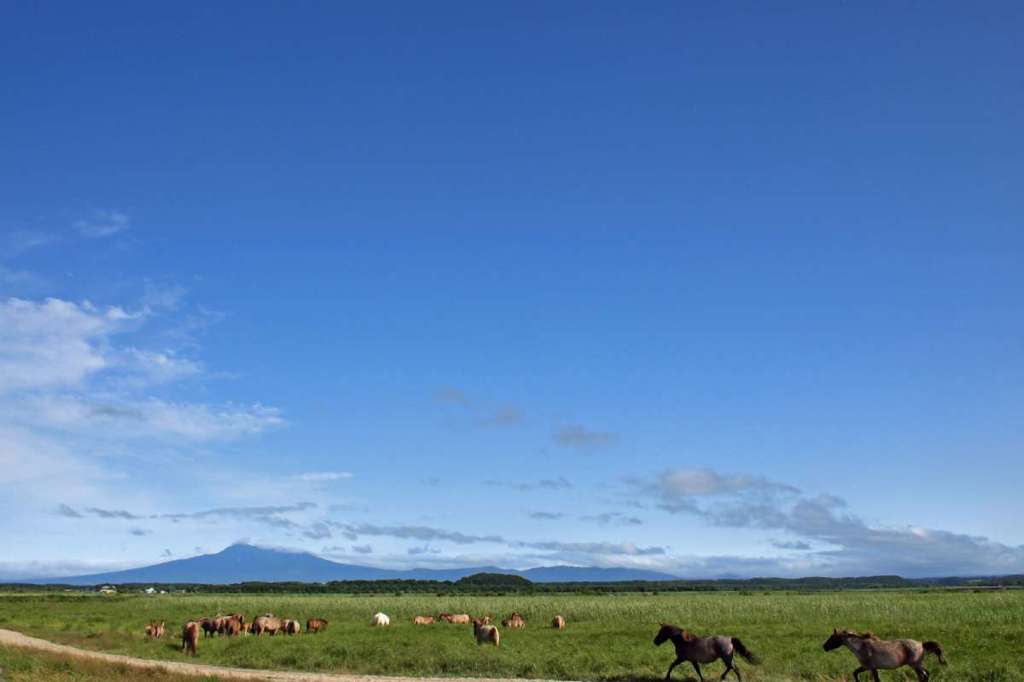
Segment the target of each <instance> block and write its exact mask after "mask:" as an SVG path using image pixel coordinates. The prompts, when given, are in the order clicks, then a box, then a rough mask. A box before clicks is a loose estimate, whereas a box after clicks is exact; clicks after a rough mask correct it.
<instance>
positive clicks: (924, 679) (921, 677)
mask: <svg viewBox="0 0 1024 682" xmlns="http://www.w3.org/2000/svg"><path fill="white" fill-rule="evenodd" d="M911 667H912V668H913V669H914V672H915V673H917V681H918V682H928V678H929V677H930V675H928V671H927V670H925V669H924V668H923V667H922V666H921V665H920V664H918V665H914V666H911Z"/></svg>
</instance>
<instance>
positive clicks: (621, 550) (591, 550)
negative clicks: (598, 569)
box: [514, 540, 665, 556]
mask: <svg viewBox="0 0 1024 682" xmlns="http://www.w3.org/2000/svg"><path fill="white" fill-rule="evenodd" d="M514 546H516V547H525V548H528V549H535V550H541V551H544V552H558V553H562V554H571V555H577V556H578V555H591V554H598V555H609V554H611V555H618V556H660V555H663V554H665V548H664V547H639V546H637V545H634V544H633V543H630V542H558V541H553V540H545V541H539V542H517V543H515V545H514Z"/></svg>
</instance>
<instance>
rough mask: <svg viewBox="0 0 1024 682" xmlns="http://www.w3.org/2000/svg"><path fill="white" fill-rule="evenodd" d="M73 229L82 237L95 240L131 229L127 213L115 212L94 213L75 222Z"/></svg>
mask: <svg viewBox="0 0 1024 682" xmlns="http://www.w3.org/2000/svg"><path fill="white" fill-rule="evenodd" d="M74 227H75V229H76V230H78V233H79V234H81V235H82V236H83V237H89V238H90V239H97V238H100V237H109V236H112V235H115V234H117V233H118V232H123V231H125V230H127V229H128V228H129V227H131V219H130V218H129V217H128V214H127V213H124V212H123V211H117V210H102V211H95V212H94V213H93V215H92V216H91V217H89V218H86V219H83V220H76V221H75V223H74Z"/></svg>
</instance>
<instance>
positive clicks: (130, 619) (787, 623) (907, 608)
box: [0, 591, 1024, 682]
mask: <svg viewBox="0 0 1024 682" xmlns="http://www.w3.org/2000/svg"><path fill="white" fill-rule="evenodd" d="M377 610H381V611H384V612H385V613H387V614H388V615H390V616H391V622H392V625H391V627H390V628H371V627H370V626H369V622H370V616H371V614H373V613H374V612H375V611H377ZM513 610H517V611H519V612H520V613H522V614H523V615H524V616H525V618H526V620H527V623H528V626H527V628H526V629H525V630H521V631H508V630H503V631H502V646H501V648H500V649H494V648H493V647H478V646H476V644H475V643H474V640H473V636H472V629H471V627H470V626H461V625H451V624H448V623H441V624H437V625H433V626H414V625H412V624H411V622H410V621H411V619H412V617H413V616H414V615H416V614H433V615H436V614H437V613H439V612H441V611H450V612H453V613H461V612H468V613H471V614H474V615H478V614H490V615H492V616H494V617H496V620H497V618H500V617H503V616H505V615H507V614H508V613H509V612H511V611H513ZM232 611H237V612H240V613H244V614H245V615H246V618H247V620H248V619H251V618H252V616H254V615H257V614H261V613H265V612H268V611H269V612H272V613H274V614H275V615H277V616H281V617H288V618H296V619H298V620H300V621H302V622H303V623H305V620H306V618H308V617H311V616H317V617H321V618H327V619H329V620H330V622H331V623H330V627H329V629H328V630H327V631H326V632H325V633H322V634H319V635H306V634H302V635H299V636H295V637H285V636H277V637H266V636H265V637H262V638H255V637H237V638H223V637H218V638H215V639H204V640H202V641H200V645H199V657H198V659H197V661H198V662H202V663H208V664H215V665H227V666H244V667H252V668H276V669H289V670H308V671H323V672H358V673H387V674H396V675H417V676H421V675H422V676H426V675H431V676H433V675H437V676H463V677H469V676H475V675H479V676H488V677H498V676H510V677H544V678H553V679H579V680H646V679H651V680H654V679H660V678H662V677H663V676H664V673H665V670H666V668H667V666H668V664H669V663H670V662H671V660H672V658H673V650H672V647H671V644H665V645H664V646H662V647H660V648H658V647H655V646H654V645H653V643H652V639H653V637H654V634H655V632H656V630H657V627H658V626H657V624H658V622H659V621H666V622H672V623H675V624H678V625H680V626H684V627H687V628H689V629H691V630H692V631H694V632H697V633H699V634H725V635H732V636H738V637H740V638H741V639H742V640H743V641H744V643H746V645H747V646H748V647H749V648H750V649H751V650H753V651H754V653H756V654H757V655H759V656H760V657H761V658H762V659H763V663H762V665H760V666H757V667H754V666H751V665H749V664H744V663H742V662H741V669H742V671H743V674H744V678H745V679H747V680H751V681H752V682H756V681H759V680H761V681H768V680H773V681H775V680H777V681H783V680H816V681H820V682H824V681H826V680H846V679H851V677H850V673H851V671H852V670H853V669H854V668H855V667H856V662H855V660H854V658H853V656H852V655H851V654H850V653H849V652H848V651H845V650H841V651H835V652H831V653H825V652H824V651H822V648H821V644H822V642H824V641H825V639H826V638H827V636H828V634H829V633H830V632H831V629H832V627H833V626H838V627H847V628H851V629H870V630H872V631H874V632H875V633H876V634H878V635H879V636H882V637H912V638H915V639H922V640H924V639H933V640H937V641H938V642H940V643H941V644H942V645H943V646H944V647H945V649H946V657H947V658H948V659H949V662H950V665H949V666H948V667H947V668H943V667H941V666H940V665H938V662H937V661H935V660H934V659H933V658H931V657H929V659H928V662H927V663H926V667H928V668H929V670H931V671H932V675H933V679H934V680H950V681H952V680H956V681H957V682H972V681H976V682H982V681H984V682H1003V681H1005V682H1024V660H1022V659H1021V657H1020V652H1021V648H1022V644H1024V591H989V592H971V591H959V592H942V591H929V592H925V591H921V592H916V591H902V592H900V591H897V592H878V591H870V592H867V591H865V592H856V591H849V592H832V593H810V594H802V593H790V592H771V593H764V594H762V593H757V594H741V593H735V592H729V593H725V592H722V593H674V594H661V595H650V594H614V595H603V596H588V595H557V596H502V597H486V596H467V597H457V596H455V597H436V596H429V595H404V596H396V595H387V596H348V595H310V596H305V595H295V596H288V595H201V596H199V595H196V596H193V595H165V596H142V595H139V596H117V597H100V596H91V595H90V596H77V595H41V594H40V595H3V596H0V627H4V628H9V629H13V630H18V631H20V632H23V633H25V634H29V635H34V636H38V637H43V638H46V639H50V640H52V641H56V642H60V643H64V644H72V645H75V646H80V647H83V648H89V649H97V650H102V651H108V652H113V653H122V654H128V655H133V656H139V657H144V658H162V659H171V660H183V658H184V657H183V656H182V654H181V652H180V650H179V648H178V647H179V644H180V640H179V633H180V625H181V623H183V622H184V621H185V620H188V619H191V618H198V617H201V616H205V615H215V614H217V613H228V612H232ZM556 613H561V614H563V615H564V616H565V617H566V619H567V620H568V628H567V629H566V630H565V631H563V632H559V631H556V630H552V629H550V628H549V627H547V624H548V623H549V621H550V619H551V617H552V616H553V615H554V614H556ZM151 619H153V620H159V619H163V620H166V621H167V626H168V628H167V629H168V633H169V637H168V638H166V639H164V640H161V641H147V640H146V639H145V638H144V636H143V627H144V625H145V623H146V622H148V621H149V620H151ZM904 671H905V672H888V673H883V676H884V678H885V679H886V680H912V679H915V678H914V677H913V675H912V673H911V672H910V671H909V669H904ZM721 672H722V665H721V663H714V664H711V665H710V666H707V667H706V668H705V676H706V677H707V678H708V679H717V677H718V675H720V674H721ZM674 677H675V679H679V680H685V679H691V678H692V679H696V677H695V676H694V674H693V671H692V669H691V668H689V667H684V666H680V667H679V668H678V669H677V671H676V673H675V676H674ZM730 678H731V676H730Z"/></svg>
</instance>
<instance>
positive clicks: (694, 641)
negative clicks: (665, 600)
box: [654, 623, 758, 682]
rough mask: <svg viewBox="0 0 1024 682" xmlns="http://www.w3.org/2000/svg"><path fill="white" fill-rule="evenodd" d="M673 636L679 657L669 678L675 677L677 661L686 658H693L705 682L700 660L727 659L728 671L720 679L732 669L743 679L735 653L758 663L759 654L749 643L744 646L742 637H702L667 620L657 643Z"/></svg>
mask: <svg viewBox="0 0 1024 682" xmlns="http://www.w3.org/2000/svg"><path fill="white" fill-rule="evenodd" d="M669 639H671V640H672V643H673V644H674V645H675V646H676V660H674V661H672V665H670V666H669V667H668V672H667V673H665V679H666V680H667V679H669V678H670V677H672V670H673V669H674V668H675V667H676V666H677V665H679V664H680V663H683V662H684V661H689V662H690V663H692V664H693V669H694V670H696V671H697V677H699V678H700V680H701V682H704V675H703V674H702V673H701V671H700V665H699V664H701V663H712V662H714V661H717V660H718V659H722V662H723V663H725V672H724V673H722V677H720V678H719V679H722V680H724V679H725V676H726V675H728V674H729V671H730V670H731V671H733V672H734V673H736V679H737V680H740V682H742V680H743V677H742V676H740V669H739V668H737V667H736V665H735V664H734V663H733V662H732V658H733V654H734V653H737V654H739V655H740V656H742V657H743V658H744V659H746V660H747V661H748V662H750V663H753V664H755V665H756V664H757V663H758V660H757V657H756V656H754V654H752V653H750V651H748V650H747V647H745V646H743V642H741V641H740V640H739V638H738V637H723V636H721V635H713V636H711V637H698V636H697V635H694V634H692V633H689V632H687V631H686V630H681V629H679V628H677V627H676V626H675V625H665V624H664V623H663V624H662V626H661V629H660V630H658V634H657V635H656V636H655V637H654V644H655V645H656V646H661V645H662V644H664V643H665V640H669Z"/></svg>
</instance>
